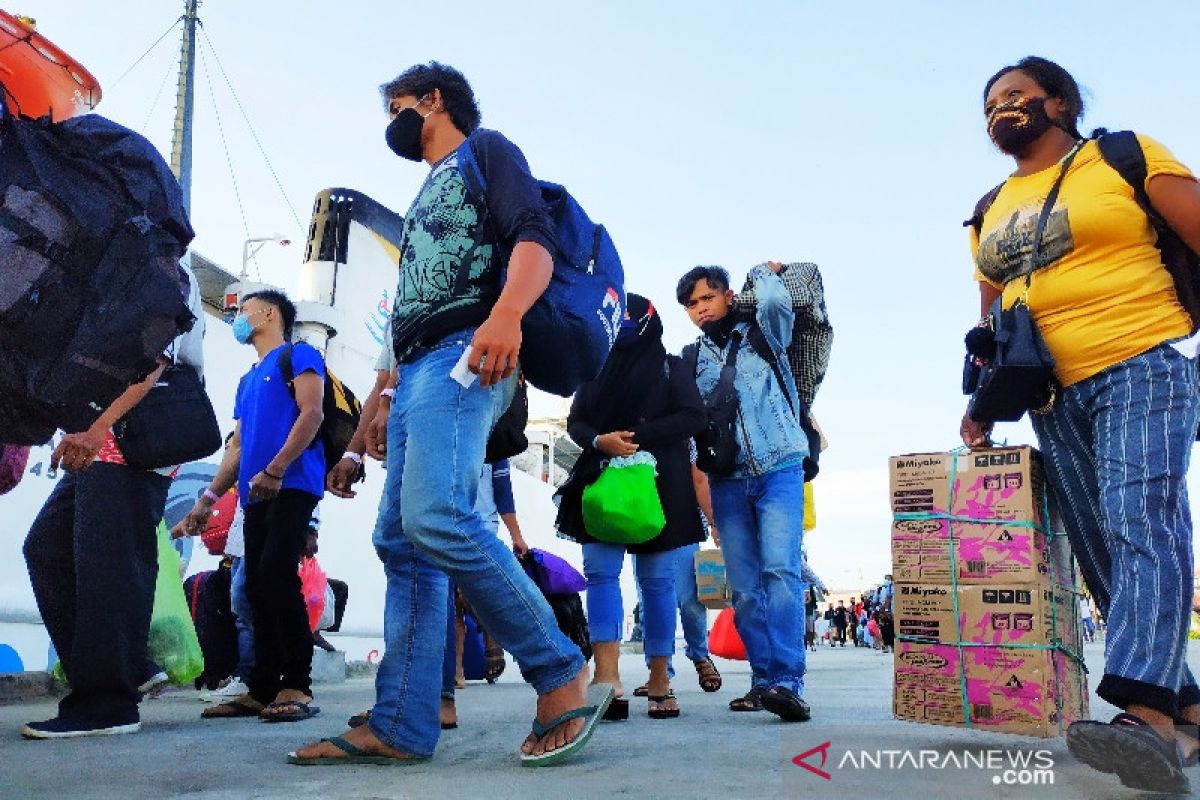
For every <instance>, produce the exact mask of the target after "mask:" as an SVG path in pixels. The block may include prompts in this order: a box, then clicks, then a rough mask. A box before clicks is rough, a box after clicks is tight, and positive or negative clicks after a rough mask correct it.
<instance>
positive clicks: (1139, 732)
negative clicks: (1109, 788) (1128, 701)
mask: <svg viewBox="0 0 1200 800" xmlns="http://www.w3.org/2000/svg"><path fill="white" fill-rule="evenodd" d="M1067 749H1068V750H1070V751H1071V755H1073V756H1075V758H1077V759H1078V760H1080V761H1082V762H1083V763H1084V764H1087V765H1088V766H1089V767H1091V768H1092V769H1096V770H1099V771H1100V772H1107V773H1114V772H1115V773H1116V774H1117V777H1118V778H1120V779H1121V783H1122V784H1124V785H1125V786H1128V787H1129V788H1130V789H1140V790H1141V791H1146V792H1157V793H1160V794H1188V792H1189V791H1190V789H1191V787H1190V784H1189V782H1188V779H1187V776H1186V775H1184V774H1183V768H1182V767H1183V765H1182V762H1181V759H1180V757H1179V748H1178V746H1177V745H1176V744H1175V742H1174V741H1170V742H1168V741H1167V740H1165V739H1163V738H1162V737H1161V736H1159V735H1158V733H1156V732H1155V730H1154V728H1152V727H1150V725H1149V724H1147V723H1146V721H1145V720H1143V719H1141V718H1139V717H1135V716H1134V715H1132V714H1117V716H1115V717H1113V720H1112V722H1096V721H1092V720H1088V721H1084V722H1076V723H1073V724H1072V725H1071V727H1069V728H1067Z"/></svg>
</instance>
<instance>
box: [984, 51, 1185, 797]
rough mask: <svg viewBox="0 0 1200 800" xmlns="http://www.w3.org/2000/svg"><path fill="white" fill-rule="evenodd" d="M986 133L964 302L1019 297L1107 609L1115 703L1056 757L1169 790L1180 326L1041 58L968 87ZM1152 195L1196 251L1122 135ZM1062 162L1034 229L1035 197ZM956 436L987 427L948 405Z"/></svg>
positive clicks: (1160, 173) (1161, 160) (1158, 178)
mask: <svg viewBox="0 0 1200 800" xmlns="http://www.w3.org/2000/svg"><path fill="white" fill-rule="evenodd" d="M984 113H985V114H986V115H987V121H988V134H989V135H990V137H991V138H992V140H993V142H994V143H995V144H996V146H997V147H998V148H999V149H1000V150H1001V151H1003V152H1004V153H1007V154H1008V155H1011V156H1012V157H1013V159H1014V161H1015V162H1016V167H1017V168H1016V171H1015V172H1013V173H1012V175H1010V176H1009V177H1008V179H1007V180H1006V181H1005V182H1004V184H1003V186H1002V187H1001V188H1000V190H999V193H998V194H997V195H996V196H995V199H994V201H993V202H992V204H991V206H990V207H989V208H988V209H987V211H986V212H985V213H984V215H983V219H982V223H981V225H980V226H979V228H978V233H977V234H974V235H973V236H972V240H971V244H972V251H973V254H974V256H975V266H976V275H975V277H976V279H977V280H978V281H979V289H980V301H981V302H980V306H981V308H982V309H983V311H984V313H987V310H988V309H989V308H990V307H991V305H992V302H993V301H994V300H995V299H996V298H997V297H999V296H1001V295H1003V298H1004V305H1005V307H1006V308H1007V307H1009V306H1011V305H1012V303H1014V302H1015V301H1016V299H1017V298H1018V297H1020V296H1022V295H1025V298H1026V302H1027V303H1028V306H1029V310H1030V312H1031V314H1032V315H1033V318H1034V320H1035V322H1036V323H1037V326H1038V329H1039V331H1040V332H1041V334H1042V336H1043V338H1044V339H1045V341H1046V346H1047V347H1048V348H1049V350H1050V353H1051V355H1052V356H1053V357H1054V361H1055V373H1056V376H1057V378H1058V382H1059V384H1060V388H1059V389H1058V392H1057V394H1058V396H1057V399H1056V401H1055V402H1054V405H1053V407H1052V408H1051V410H1050V411H1049V412H1047V413H1045V414H1040V415H1031V420H1032V423H1033V427H1034V431H1035V433H1036V434H1037V437H1038V441H1039V443H1040V445H1041V448H1042V452H1043V454H1044V455H1045V462H1046V472H1047V477H1048V479H1049V483H1050V485H1051V487H1052V488H1053V491H1054V495H1055V497H1056V499H1057V501H1058V506H1059V508H1060V510H1061V513H1062V519H1063V524H1064V526H1065V527H1066V528H1067V532H1068V534H1069V536H1070V540H1071V544H1072V546H1073V548H1074V550H1075V553H1076V555H1077V556H1078V558H1079V562H1080V566H1081V568H1082V570H1083V575H1084V578H1085V579H1086V581H1087V584H1088V588H1089V589H1090V590H1091V593H1092V595H1093V597H1094V598H1095V600H1096V603H1097V605H1098V607H1099V608H1100V610H1101V612H1103V613H1104V615H1105V617H1106V619H1107V621H1108V634H1107V635H1108V641H1107V642H1106V647H1105V657H1106V660H1105V670H1104V676H1103V678H1102V679H1101V680H1100V683H1099V685H1098V686H1097V687H1096V692H1097V694H1099V695H1100V697H1102V698H1104V699H1105V700H1107V701H1108V702H1110V703H1112V704H1113V705H1116V706H1118V707H1120V708H1122V709H1124V713H1122V714H1120V715H1118V716H1117V717H1116V718H1114V719H1113V721H1112V722H1110V723H1101V722H1095V721H1083V722H1077V723H1074V724H1072V725H1071V726H1070V728H1069V729H1068V731H1067V744H1068V747H1069V749H1070V750H1071V752H1072V754H1074V755H1075V757H1076V758H1078V759H1080V760H1081V761H1083V762H1084V763H1087V764H1089V765H1090V766H1093V767H1095V768H1097V769H1099V770H1101V771H1103V772H1114V771H1115V772H1116V773H1117V775H1118V776H1119V777H1120V779H1121V782H1122V783H1124V784H1125V785H1126V786H1130V787H1133V788H1137V789H1143V790H1149V791H1161V792H1172V793H1174V792H1186V791H1187V785H1188V780H1187V777H1186V776H1185V775H1184V774H1183V772H1182V770H1181V766H1182V762H1181V759H1180V755H1179V753H1178V752H1177V750H1176V742H1177V741H1178V742H1179V744H1180V745H1182V746H1183V748H1184V751H1185V754H1188V753H1191V752H1193V751H1195V750H1196V748H1197V724H1200V689H1198V688H1197V685H1196V680H1195V678H1194V677H1193V676H1192V673H1191V671H1190V670H1189V669H1188V667H1187V664H1186V660H1185V651H1186V646H1187V632H1188V624H1189V622H1190V614H1189V598H1190V593H1191V581H1192V528H1191V517H1190V513H1189V509H1188V505H1187V490H1186V485H1185V482H1184V479H1185V475H1186V473H1187V466H1188V461H1189V456H1190V453H1191V447H1192V443H1193V440H1194V439H1195V435H1196V427H1197V421H1198V419H1200V395H1198V392H1200V380H1198V378H1197V366H1196V339H1192V338H1189V337H1190V335H1191V334H1192V333H1193V328H1194V325H1193V323H1192V320H1191V318H1190V317H1189V315H1188V313H1187V311H1185V310H1184V308H1183V306H1182V305H1180V303H1179V299H1178V297H1177V296H1176V293H1175V288H1174V283H1173V282H1172V279H1171V276H1170V274H1169V273H1168V271H1167V269H1166V268H1165V267H1164V265H1163V262H1162V259H1161V256H1160V254H1159V251H1158V249H1157V248H1156V247H1155V232H1154V229H1153V227H1152V226H1151V224H1150V221H1149V218H1148V217H1147V215H1146V213H1145V211H1143V209H1142V208H1141V207H1140V206H1139V205H1138V204H1137V202H1136V200H1135V199H1134V192H1133V188H1132V187H1131V186H1130V185H1129V184H1128V183H1127V182H1126V181H1125V180H1124V179H1123V178H1122V177H1121V175H1120V174H1119V173H1117V172H1116V171H1115V170H1114V169H1113V168H1112V167H1110V166H1109V165H1108V163H1107V162H1105V161H1104V159H1103V157H1102V156H1101V155H1100V151H1099V147H1098V145H1097V143H1096V141H1095V140H1085V139H1084V137H1083V136H1081V135H1080V133H1079V130H1078V127H1077V126H1078V121H1079V118H1080V117H1081V116H1082V114H1083V101H1082V99H1081V97H1080V93H1079V87H1078V85H1077V84H1076V83H1075V80H1074V78H1072V77H1071V75H1070V74H1069V73H1068V72H1067V71H1066V70H1064V69H1063V68H1062V67H1060V66H1058V65H1057V64H1055V63H1053V62H1051V61H1047V60H1046V59H1043V58H1037V57H1033V56H1031V57H1029V58H1026V59H1023V60H1022V61H1020V62H1019V63H1018V64H1016V65H1014V66H1010V67H1005V68H1004V69H1002V70H1000V71H999V72H997V73H996V74H995V75H994V76H993V77H992V78H991V80H989V81H988V83H987V85H986V87H985V89H984ZM1137 139H1138V143H1139V144H1140V145H1141V147H1142V152H1143V153H1144V155H1145V159H1146V165H1147V178H1146V184H1145V189H1146V192H1147V193H1148V194H1149V197H1150V200H1151V203H1152V204H1153V206H1154V208H1155V209H1156V210H1157V212H1158V213H1159V215H1161V216H1162V217H1163V218H1164V219H1165V220H1166V221H1167V223H1168V224H1169V225H1170V226H1171V227H1172V228H1173V229H1174V230H1175V231H1176V232H1177V233H1178V234H1179V236H1180V237H1181V238H1183V239H1184V241H1186V242H1187V244H1188V245H1189V246H1190V247H1192V249H1193V250H1196V251H1197V252H1200V185H1197V183H1196V180H1195V178H1194V177H1193V176H1192V173H1191V172H1190V171H1189V170H1188V169H1187V167H1185V166H1183V165H1182V164H1180V163H1179V162H1177V161H1175V160H1174V158H1172V156H1171V154H1170V153H1169V152H1168V151H1167V150H1166V148H1164V147H1163V146H1162V145H1160V144H1158V143H1157V142H1155V141H1154V140H1152V139H1150V138H1148V137H1145V136H1140V135H1139V136H1138V137H1137ZM1060 177H1061V183H1060V188H1059V194H1058V197H1057V199H1056V200H1055V201H1054V203H1053V207H1052V208H1051V209H1049V213H1048V216H1047V217H1046V223H1045V226H1044V230H1043V231H1042V236H1041V242H1040V252H1039V257H1038V259H1037V261H1038V264H1037V266H1033V263H1032V262H1033V260H1034V259H1033V257H1032V253H1033V250H1034V242H1033V239H1034V237H1035V235H1036V233H1035V232H1036V230H1037V222H1038V218H1039V216H1040V215H1041V214H1042V207H1043V205H1044V204H1045V203H1046V202H1047V197H1048V196H1049V195H1050V192H1051V190H1052V187H1053V186H1054V185H1055V183H1056V182H1057V181H1059V179H1060ZM961 433H962V437H963V441H964V442H965V443H966V444H967V445H969V446H972V447H980V446H987V445H989V444H990V433H991V425H990V424H984V423H979V422H976V421H974V420H971V419H970V418H969V417H964V418H963V423H962V429H961Z"/></svg>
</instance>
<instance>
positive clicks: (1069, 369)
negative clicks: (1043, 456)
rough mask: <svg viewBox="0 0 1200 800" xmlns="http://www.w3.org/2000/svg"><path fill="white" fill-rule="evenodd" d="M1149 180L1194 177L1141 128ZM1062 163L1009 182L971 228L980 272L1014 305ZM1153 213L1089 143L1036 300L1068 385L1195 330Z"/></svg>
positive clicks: (1045, 254) (1033, 295)
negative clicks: (1165, 259) (1161, 247)
mask: <svg viewBox="0 0 1200 800" xmlns="http://www.w3.org/2000/svg"><path fill="white" fill-rule="evenodd" d="M1138 141H1139V143H1140V144H1141V145H1142V150H1143V152H1144V153H1145V154H1146V166H1147V182H1149V179H1150V178H1153V177H1155V176H1156V175H1177V176H1182V177H1187V178H1192V177H1193V176H1192V173H1191V171H1189V170H1188V168H1187V167H1185V166H1184V165H1183V164H1180V163H1179V162H1178V161H1176V160H1175V159H1174V158H1173V157H1172V156H1171V153H1170V152H1169V151H1168V150H1167V149H1166V148H1165V147H1163V146H1162V145H1161V144H1159V143H1158V142H1156V141H1154V140H1153V139H1151V138H1149V137H1146V136H1142V135H1140V134H1139V135H1138ZM1060 169H1061V165H1060V164H1055V165H1054V166H1052V167H1048V168H1046V169H1044V170H1041V171H1040V172H1036V173H1034V174H1032V175H1023V176H1011V177H1009V178H1008V180H1006V181H1005V182H1004V186H1003V188H1002V189H1001V190H1000V193H999V194H998V195H997V196H996V199H995V201H994V202H993V203H992V206H991V208H989V209H988V211H987V213H986V214H985V215H984V217H983V225H982V226H981V228H980V232H979V235H978V237H976V235H975V232H974V230H972V232H971V250H972V253H973V255H974V256H975V266H976V271H975V278H976V280H979V281H987V282H988V283H990V284H991V285H993V286H995V287H996V288H1000V287H1001V286H1003V287H1004V307H1005V308H1008V307H1010V306H1012V304H1013V303H1015V302H1016V301H1017V299H1018V298H1019V297H1020V296H1021V295H1022V293H1024V292H1025V276H1026V274H1027V273H1028V271H1029V267H1028V265H1029V263H1030V260H1031V254H1032V247H1033V236H1034V232H1035V231H1036V229H1037V220H1038V216H1039V215H1040V214H1041V211H1042V205H1043V204H1044V203H1045V201H1046V197H1047V195H1049V193H1050V189H1051V187H1053V185H1054V181H1055V180H1056V179H1057V178H1058V174H1059V170H1060ZM1154 242H1155V233H1154V228H1153V227H1152V226H1151V225H1150V221H1149V218H1148V217H1147V216H1146V213H1145V212H1144V211H1143V210H1142V208H1141V206H1139V205H1138V204H1137V201H1136V200H1134V196H1133V187H1132V186H1130V185H1129V184H1128V183H1127V182H1126V181H1125V179H1124V178H1122V177H1121V176H1120V174H1118V173H1117V171H1116V170H1114V169H1113V168H1112V167H1110V166H1109V165H1108V164H1107V163H1106V162H1105V161H1104V159H1103V157H1102V156H1101V155H1100V149H1099V146H1098V145H1097V144H1096V142H1095V141H1094V140H1093V141H1089V142H1087V143H1086V144H1085V145H1084V146H1083V147H1082V148H1081V149H1080V151H1079V153H1078V155H1077V156H1076V157H1075V160H1074V161H1073V162H1072V164H1071V166H1070V169H1068V170H1067V174H1066V176H1065V177H1064V179H1063V182H1062V187H1061V188H1060V190H1059V195H1058V199H1057V201H1056V202H1055V204H1054V208H1053V210H1052V212H1051V214H1050V217H1049V219H1048V220H1047V222H1046V227H1045V230H1044V232H1043V235H1042V246H1041V257H1040V259H1039V260H1040V261H1041V262H1042V263H1044V264H1047V266H1045V267H1043V268H1041V269H1038V270H1036V271H1034V272H1033V273H1032V276H1031V278H1030V284H1029V294H1028V299H1027V302H1028V304H1029V310H1030V312H1031V313H1032V314H1033V318H1034V320H1035V321H1036V322H1037V326H1038V330H1039V331H1041V334H1042V337H1043V338H1044V339H1045V340H1046V346H1047V347H1048V348H1049V350H1050V354H1051V355H1052V356H1054V362H1055V373H1056V375H1057V377H1058V380H1059V382H1060V383H1062V385H1064V386H1070V385H1071V384H1073V383H1078V382H1079V381H1082V380H1085V379H1086V378H1090V377H1091V376H1093V375H1095V374H1096V373H1098V372H1101V371H1102V370H1104V369H1106V368H1108V367H1110V366H1112V365H1113V364H1118V363H1120V362H1122V361H1124V360H1126V359H1128V358H1132V357H1133V356H1136V355H1140V354H1141V353H1144V352H1146V351H1147V350H1150V349H1152V348H1154V347H1156V346H1158V345H1159V344H1162V343H1163V342H1165V341H1168V340H1171V339H1177V338H1180V337H1184V336H1187V335H1188V333H1189V332H1190V331H1191V318H1190V317H1189V316H1188V314H1187V312H1186V311H1185V310H1184V308H1183V306H1181V305H1180V304H1179V299H1178V297H1177V296H1176V294H1175V286H1174V284H1173V283H1172V281H1171V275H1170V273H1169V272H1167V269H1166V267H1164V266H1163V263H1162V258H1161V256H1160V255H1159V252H1158V249H1157V248H1156V247H1155V246H1154Z"/></svg>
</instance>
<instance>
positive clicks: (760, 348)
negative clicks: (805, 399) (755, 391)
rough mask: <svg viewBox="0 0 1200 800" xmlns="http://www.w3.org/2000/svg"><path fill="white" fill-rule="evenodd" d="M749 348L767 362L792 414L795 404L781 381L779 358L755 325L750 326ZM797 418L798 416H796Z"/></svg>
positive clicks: (785, 385)
mask: <svg viewBox="0 0 1200 800" xmlns="http://www.w3.org/2000/svg"><path fill="white" fill-rule="evenodd" d="M748 340H749V342H750V346H751V347H752V348H754V352H755V353H757V354H758V357H759V358H761V359H762V360H763V361H765V362H767V364H768V365H770V367H771V372H773V373H775V382H776V383H778V384H779V389H780V391H782V392H783V396H784V397H786V398H787V401H788V406H789V407H790V408H791V409H792V411H793V412H795V411H796V403H795V402H794V401H793V400H792V395H791V393H790V392H789V391H788V390H787V383H786V382H785V381H784V380H783V370H781V369H780V368H779V357H778V356H777V355H775V351H774V350H773V349H772V348H771V344H770V342H768V341H767V337H766V336H764V335H763V332H762V329H761V328H759V327H758V325H757V324H753V323H752V324H751V325H750V335H749V337H748ZM796 416H797V417H799V416H800V415H799V414H796Z"/></svg>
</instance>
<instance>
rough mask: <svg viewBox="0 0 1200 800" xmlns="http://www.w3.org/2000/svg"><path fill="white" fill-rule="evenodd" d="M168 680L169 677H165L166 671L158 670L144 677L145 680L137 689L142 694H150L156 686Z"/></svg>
mask: <svg viewBox="0 0 1200 800" xmlns="http://www.w3.org/2000/svg"><path fill="white" fill-rule="evenodd" d="M170 680H171V679H170V678H169V677H167V673H165V672H162V671H161V670H160V671H159V672H156V673H154V674H153V675H151V676H150V677H149V678H146V680H145V682H144V683H143V684H142V685H141V686H139V687H138V691H139V692H141V693H142V694H143V695H147V694H150V693H151V692H153V691H154V690H155V689H157V688H158V687H160V686H163V685H164V684H166V683H168V682H169V681H170Z"/></svg>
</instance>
